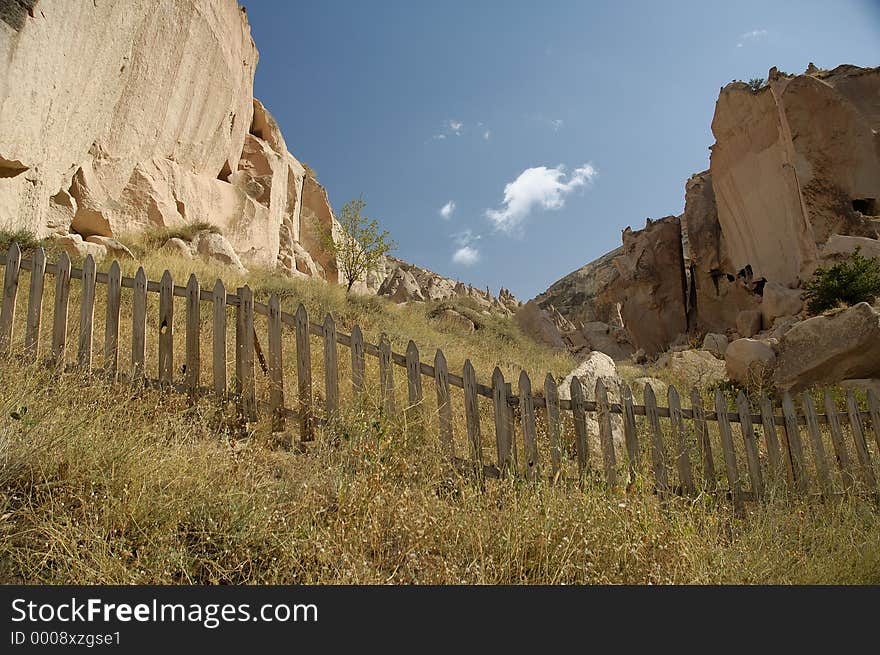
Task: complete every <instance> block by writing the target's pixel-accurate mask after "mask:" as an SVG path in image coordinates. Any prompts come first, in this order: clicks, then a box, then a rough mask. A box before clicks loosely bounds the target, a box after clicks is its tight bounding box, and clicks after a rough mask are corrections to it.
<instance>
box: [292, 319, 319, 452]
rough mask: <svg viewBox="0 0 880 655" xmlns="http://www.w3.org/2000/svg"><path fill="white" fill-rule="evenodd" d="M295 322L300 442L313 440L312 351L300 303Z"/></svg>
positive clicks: (307, 324) (306, 322)
mask: <svg viewBox="0 0 880 655" xmlns="http://www.w3.org/2000/svg"><path fill="white" fill-rule="evenodd" d="M294 320H295V322H296V378H297V389H298V390H299V413H300V435H299V437H300V441H312V440H313V439H314V438H315V433H314V426H313V421H312V416H313V409H312V349H311V343H310V342H309V315H308V313H307V312H306V308H305V307H304V306H303V305H302V303H300V306H299V307H297V309H296V314H295V315H294Z"/></svg>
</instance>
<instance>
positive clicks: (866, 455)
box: [846, 389, 877, 493]
mask: <svg viewBox="0 0 880 655" xmlns="http://www.w3.org/2000/svg"><path fill="white" fill-rule="evenodd" d="M846 410H847V414H848V415H849V425H850V428H851V429H852V436H853V443H854V444H855V447H856V457H858V459H859V470H860V471H861V478H862V482H863V483H864V484H865V486H866V487H867V488H868V490H869V491H870V492H872V493H873V492H875V491H876V490H877V480H876V478H875V477H874V467H873V466H872V465H871V453H870V451H869V450H868V444H867V442H866V441H865V430H864V427H863V426H862V415H861V413H860V412H859V404H858V402H856V396H855V394H854V393H853V390H852V389H849V390H848V391H847V392H846Z"/></svg>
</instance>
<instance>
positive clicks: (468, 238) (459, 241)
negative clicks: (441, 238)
mask: <svg viewBox="0 0 880 655" xmlns="http://www.w3.org/2000/svg"><path fill="white" fill-rule="evenodd" d="M449 237H450V238H451V239H452V240H453V241H455V244H456V245H458V246H469V245H470V244H472V243H473V242H474V241H479V240H480V239H482V238H483V237H482V236H480V235H479V234H474V231H473V230H471V229H470V228H468V229H465V230H462V231H461V232H455V233H454V234H450V235H449Z"/></svg>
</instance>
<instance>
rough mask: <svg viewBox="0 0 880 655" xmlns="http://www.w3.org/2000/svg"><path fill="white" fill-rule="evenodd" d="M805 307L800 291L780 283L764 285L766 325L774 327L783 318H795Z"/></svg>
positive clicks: (762, 311)
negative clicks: (775, 322)
mask: <svg viewBox="0 0 880 655" xmlns="http://www.w3.org/2000/svg"><path fill="white" fill-rule="evenodd" d="M803 307H804V301H803V300H802V299H801V292H800V290H798V289H789V288H788V287H785V286H783V285H781V284H779V283H778V282H768V283H767V284H765V285H764V298H763V300H762V301H761V315H762V316H763V319H764V325H768V326H770V325H773V322H774V321H775V320H776V319H777V318H780V317H782V316H795V315H797V314H799V313H800V312H801V310H802V309H803ZM746 336H751V335H746Z"/></svg>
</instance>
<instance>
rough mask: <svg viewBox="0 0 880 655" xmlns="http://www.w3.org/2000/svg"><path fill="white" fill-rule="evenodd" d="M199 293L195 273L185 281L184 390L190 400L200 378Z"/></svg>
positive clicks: (199, 286)
mask: <svg viewBox="0 0 880 655" xmlns="http://www.w3.org/2000/svg"><path fill="white" fill-rule="evenodd" d="M201 294H202V287H201V285H200V284H199V281H198V279H197V278H196V276H195V273H193V274H191V275H190V276H189V280H188V281H187V283H186V375H185V378H184V379H185V384H186V392H187V395H188V396H189V398H190V400H195V399H196V397H197V396H198V393H199V382H200V380H201V368H202V362H201V359H202V357H201V331H202V320H201Z"/></svg>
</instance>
